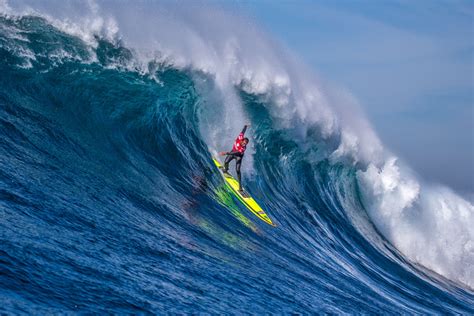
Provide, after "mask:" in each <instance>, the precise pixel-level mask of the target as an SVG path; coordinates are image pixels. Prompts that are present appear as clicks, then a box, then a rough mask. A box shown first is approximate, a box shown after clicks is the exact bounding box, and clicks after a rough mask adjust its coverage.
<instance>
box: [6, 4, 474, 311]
mask: <svg viewBox="0 0 474 316" xmlns="http://www.w3.org/2000/svg"><path fill="white" fill-rule="evenodd" d="M138 4H140V5H137V3H136V2H132V3H125V2H118V3H113V4H112V3H109V2H94V1H88V2H84V3H79V2H66V3H58V2H41V3H39V2H36V1H4V0H3V1H0V12H1V13H0V59H1V64H0V67H1V69H0V73H1V75H0V81H1V85H0V133H1V140H0V284H1V286H0V302H1V304H0V312H1V313H7V314H49V313H70V312H80V313H102V312H108V313H114V314H116V313H119V314H121V313H126V314H130V313H132V314H135V313H144V314H148V313H163V312H168V313H218V314H222V313H225V314H241V313H250V314H262V313H278V314H281V313H291V312H296V313H305V314H306V313H308V314H309V313H336V314H354V313H363V314H373V313H388V314H400V313H403V314H406V313H409V314H426V313H430V314H473V313H474V308H473V306H474V290H473V289H474V206H473V205H472V204H471V203H470V202H469V201H466V200H465V199H463V198H462V197H460V196H459V195H457V194H456V193H455V192H453V191H452V190H451V189H449V188H447V187H444V186H440V185H437V184H434V183H427V182H426V181H424V180H423V179H421V178H420V177H419V176H417V175H416V173H415V172H414V171H413V170H411V169H410V167H409V166H408V165H407V164H406V163H404V162H403V161H401V160H400V159H398V158H397V156H396V154H394V153H392V152H391V151H390V150H389V149H387V148H385V147H384V145H383V144H382V143H381V142H380V140H379V139H378V137H377V135H376V134H375V132H374V131H373V129H372V127H371V125H370V122H368V121H367V119H366V118H365V116H364V114H363V112H362V111H361V109H360V108H361V106H360V105H359V104H358V101H357V100H356V99H355V98H354V97H353V96H352V95H351V94H350V93H349V92H347V91H346V90H344V89H342V88H340V87H335V86H334V85H332V84H329V83H327V82H325V81H324V80H323V79H322V78H319V77H318V76H316V75H315V74H313V73H312V72H311V71H309V69H308V67H307V66H306V65H305V64H304V62H302V61H301V60H299V58H298V57H297V56H295V55H294V54H293V53H292V52H291V50H290V49H288V48H285V47H282V45H280V44H279V43H278V42H277V41H275V40H274V39H272V38H271V37H270V36H268V35H267V34H265V32H263V31H262V30H261V29H260V28H259V27H258V26H257V25H256V23H254V22H253V21H252V20H250V19H248V18H246V17H243V16H240V15H236V14H233V13H231V12H228V11H226V10H224V9H222V8H219V7H217V6H211V5H208V4H206V5H204V4H202V3H199V4H195V5H190V6H189V7H188V8H183V7H180V6H178V5H177V4H173V3H165V4H161V3H154V2H147V1H144V2H138ZM246 122H250V123H251V128H250V129H249V132H248V135H249V138H250V139H251V142H250V146H249V149H248V150H247V153H246V157H245V160H244V163H243V167H242V170H243V179H244V183H245V186H246V188H247V189H248V191H249V192H251V193H252V195H254V197H255V198H256V199H257V200H258V202H259V204H261V205H262V207H263V208H264V209H265V211H266V212H267V214H268V215H269V216H270V217H271V218H272V220H273V221H274V222H276V224H277V225H278V226H277V227H276V228H273V227H270V226H268V225H266V224H264V223H262V222H260V221H259V220H258V219H257V218H256V217H255V216H253V215H252V213H250V212H248V211H247V210H246V209H245V208H244V207H243V206H242V205H240V204H239V203H238V201H236V200H233V198H232V196H231V195H230V194H229V192H227V191H226V189H225V187H224V186H223V183H222V178H221V177H220V175H219V174H218V173H217V172H216V170H215V167H214V166H213V162H212V159H211V157H212V156H213V155H216V154H217V152H218V151H222V150H228V147H229V144H232V142H233V139H234V138H235V136H236V134H237V133H238V132H239V131H240V130H241V129H242V126H243V125H244V124H245V123H246ZM427 159H429V157H428V158H427Z"/></svg>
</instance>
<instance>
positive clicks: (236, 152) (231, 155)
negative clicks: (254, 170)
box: [224, 125, 247, 191]
mask: <svg viewBox="0 0 474 316" xmlns="http://www.w3.org/2000/svg"><path fill="white" fill-rule="evenodd" d="M246 130H247V125H245V126H244V129H243V130H242V132H241V133H240V134H239V136H238V137H237V139H236V140H235V143H234V146H233V147H232V151H230V152H228V153H226V155H227V157H226V158H225V161H224V172H227V170H229V163H230V162H231V161H232V160H233V159H235V171H236V172H237V180H238V181H239V190H241V191H242V185H241V174H240V166H241V165H242V159H243V158H244V153H245V150H246V147H247V146H246V145H243V144H242V141H243V140H244V134H245V131H246Z"/></svg>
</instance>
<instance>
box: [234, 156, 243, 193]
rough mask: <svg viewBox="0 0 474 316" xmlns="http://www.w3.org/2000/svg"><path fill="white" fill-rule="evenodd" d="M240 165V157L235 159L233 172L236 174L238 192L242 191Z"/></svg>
mask: <svg viewBox="0 0 474 316" xmlns="http://www.w3.org/2000/svg"><path fill="white" fill-rule="evenodd" d="M241 164H242V157H236V161H235V171H236V172H237V180H239V191H242V182H241V181H240V179H241V176H240V165H241Z"/></svg>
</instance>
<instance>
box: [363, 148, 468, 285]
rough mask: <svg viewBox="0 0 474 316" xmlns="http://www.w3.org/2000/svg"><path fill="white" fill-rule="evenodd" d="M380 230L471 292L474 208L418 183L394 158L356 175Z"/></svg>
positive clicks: (448, 193)
mask: <svg viewBox="0 0 474 316" xmlns="http://www.w3.org/2000/svg"><path fill="white" fill-rule="evenodd" d="M358 178H359V181H360V184H361V191H362V195H363V199H364V204H365V205H366V206H367V211H368V212H369V216H370V217H371V219H372V220H373V222H374V224H375V225H376V227H377V228H378V229H379V231H380V232H381V233H382V234H383V235H384V236H385V237H386V238H387V239H388V240H389V241H390V242H391V243H392V244H393V245H394V246H395V247H396V248H397V249H399V250H400V251H401V252H402V253H404V254H405V255H406V256H407V257H408V258H409V259H410V260H412V261H413V262H416V263H418V264H421V265H423V266H425V267H427V268H429V269H431V270H433V271H435V272H437V273H439V274H441V275H444V276H446V277H448V278H450V279H452V280H455V281H458V282H461V283H464V284H466V285H468V286H470V287H471V288H474V243H473V241H474V207H473V205H472V204H470V203H469V202H467V201H465V200H463V199H462V198H460V197H459V196H457V195H456V194H454V193H453V192H452V191H451V190H449V189H447V188H444V187H440V186H431V185H428V184H423V185H421V184H420V181H419V180H417V179H416V178H415V177H414V176H413V175H412V174H411V172H410V171H409V170H408V169H407V168H406V167H404V166H403V165H402V164H401V163H400V162H398V161H397V159H396V158H395V157H391V158H389V159H388V160H387V161H386V162H385V164H384V165H383V166H382V167H381V168H377V167H376V166H374V165H370V166H369V168H368V169H367V171H365V172H364V171H359V172H358Z"/></svg>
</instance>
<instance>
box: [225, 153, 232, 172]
mask: <svg viewBox="0 0 474 316" xmlns="http://www.w3.org/2000/svg"><path fill="white" fill-rule="evenodd" d="M234 158H235V156H234V155H227V157H225V161H224V170H223V171H224V172H227V171H228V170H229V163H230V162H231V161H232V159H234Z"/></svg>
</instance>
